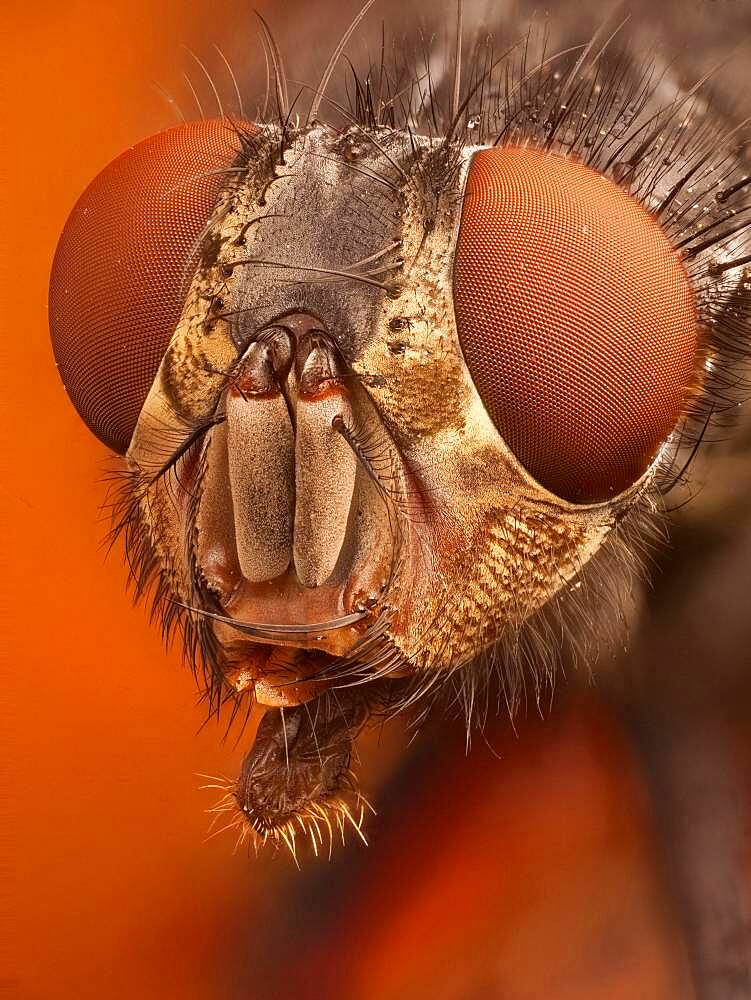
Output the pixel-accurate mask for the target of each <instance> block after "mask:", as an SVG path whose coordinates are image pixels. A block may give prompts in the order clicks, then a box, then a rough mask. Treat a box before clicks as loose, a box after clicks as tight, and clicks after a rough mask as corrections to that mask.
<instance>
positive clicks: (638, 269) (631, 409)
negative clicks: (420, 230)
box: [454, 147, 699, 503]
mask: <svg viewBox="0 0 751 1000" xmlns="http://www.w3.org/2000/svg"><path fill="white" fill-rule="evenodd" d="M454 307H455V311H456V320H457V327H458V332H459V340H460V342H461V347H462V351H463V352H464V357H465V360H466V362H467V366H468V368H469V371H470V373H471V375H472V379H473V381H474V383H475V386H476V387H477V391H478V392H479V394H480V397H481V399H482V401H483V403H484V405H485V408H486V410H487V412H488V414H489V415H490V417H491V419H492V420H493V422H494V424H495V426H496V427H497V428H498V431H499V432H500V434H501V435H502V436H503V438H504V440H505V441H506V443H507V444H508V446H509V447H510V448H511V450H512V451H513V452H514V454H515V455H516V457H517V458H518V459H519V461H520V462H521V464H522V465H523V466H524V467H525V468H526V469H527V471H528V472H529V473H530V474H531V475H532V476H534V477H535V479H537V481H538V482H539V483H541V484H542V485H543V486H544V487H545V488H546V489H548V490H549V491H550V492H551V493H554V494H555V495H556V496H558V497H560V498H562V499H565V500H569V501H571V502H573V503H594V502H598V501H603V500H607V499H608V498H610V497H612V496H615V495H617V494H619V493H622V492H623V491H624V490H625V489H627V488H628V487H629V486H631V485H632V484H633V483H634V482H635V481H636V480H637V479H638V478H639V477H640V476H641V475H643V473H644V472H645V471H646V469H647V468H648V466H649V464H650V463H651V461H652V460H653V459H654V457H655V455H656V453H657V451H658V450H659V447H660V445H661V444H662V443H663V442H664V441H665V439H666V438H667V437H668V436H669V434H670V433H671V431H672V430H673V429H674V427H675V425H676V423H677V421H678V419H679V417H680V415H681V412H682V410H683V409H684V407H685V405H686V401H687V398H688V396H689V394H690V392H691V390H692V387H693V386H694V385H695V384H696V381H697V376H696V370H697V357H698V350H699V345H698V325H697V315H696V306H695V301H694V294H693V290H692V288H691V284H690V282H689V278H688V276H687V274H686V272H685V270H684V268H683V265H682V264H681V262H680V260H679V258H678V255H677V253H676V251H675V250H674V249H673V247H672V246H671V244H670V242H669V240H668V238H667V236H666V235H665V233H664V232H663V230H662V229H661V227H660V225H659V223H658V222H657V221H656V220H655V219H654V218H653V217H652V216H651V215H650V214H649V213H648V212H647V211H646V209H645V208H644V207H643V206H642V205H640V204H639V203H638V202H637V201H636V200H635V199H634V198H633V197H632V196H631V195H629V194H627V193H626V192H625V191H624V190H622V189H621V188H620V187H619V186H618V185H617V184H616V183H615V182H613V181H611V180H609V179H608V178H606V177H604V176H602V175H601V174H599V173H598V172H597V171H595V170H592V169H591V168H589V167H587V166H584V165H583V164H581V163H577V162H575V161H573V160H568V159H566V158H564V157H562V156H559V155H555V154H552V153H547V152H543V151H540V150H536V149H530V148H521V147H506V148H495V149H485V150H481V151H479V152H478V153H476V154H475V156H474V157H473V160H472V163H471V165H470V168H469V174H468V178H467V184H466V189H465V196H464V205H463V209H462V220H461V227H460V231H459V237H458V241H457V248H456V258H455V263H454Z"/></svg>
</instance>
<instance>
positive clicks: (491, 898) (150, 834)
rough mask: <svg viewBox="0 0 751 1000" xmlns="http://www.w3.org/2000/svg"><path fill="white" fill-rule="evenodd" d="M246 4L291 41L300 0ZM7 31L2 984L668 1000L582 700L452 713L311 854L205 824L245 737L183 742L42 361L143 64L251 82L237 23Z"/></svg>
mask: <svg viewBox="0 0 751 1000" xmlns="http://www.w3.org/2000/svg"><path fill="white" fill-rule="evenodd" d="M332 7H333V5H332ZM261 9H262V10H263V11H264V13H266V15H267V16H268V18H269V20H271V21H272V23H273V24H274V25H275V26H276V27H279V28H280V29H281V31H280V33H281V34H282V35H283V37H298V38H299V37H300V36H299V32H298V34H297V36H296V34H295V29H296V27H297V28H299V27H300V25H299V22H298V21H297V20H296V18H295V17H294V16H293V14H294V11H295V5H294V4H293V3H289V4H281V5H280V4H275V5H274V6H273V9H272V7H271V5H262V7H261ZM334 10H335V14H331V13H330V11H328V10H327V8H326V7H325V6H323V5H321V6H320V7H319V10H318V13H319V14H320V13H323V15H324V16H323V20H324V21H325V18H326V17H329V16H330V17H331V19H332V20H335V21H336V25H337V29H338V26H339V24H341V26H342V27H343V26H344V25H345V24H346V22H347V20H348V19H349V17H350V16H351V11H350V10H349V7H348V8H347V10H346V11H340V10H339V6H338V5H336V6H335V7H334ZM319 20H320V18H319ZM324 27H325V25H324ZM4 29H5V37H4V52H5V60H4V65H3V73H4V74H5V75H6V77H7V79H6V87H5V94H6V95H7V96H6V99H5V105H6V107H5V111H6V114H10V116H11V123H10V126H11V127H10V129H9V128H8V127H7V126H6V129H5V130H4V131H5V135H6V139H9V141H8V142H7V145H6V153H5V156H4V161H5V162H4V166H5V167H6V169H8V168H9V171H10V174H9V183H8V185H7V189H6V193H7V195H8V197H7V200H6V203H5V205H4V221H5V222H6V223H7V232H8V233H10V244H9V246H8V248H7V249H8V250H9V251H10V253H9V259H8V260H7V261H6V262H5V273H4V280H3V282H2V286H3V292H4V293H5V296H6V302H5V307H4V309H3V316H4V320H5V323H4V334H3V347H4V349H5V350H6V351H7V352H8V358H7V359H6V363H5V365H4V371H5V372H6V375H7V376H8V377H7V379H6V389H5V399H6V402H7V404H8V410H7V416H6V419H5V420H4V421H3V424H4V442H3V453H4V454H3V457H4V459H5V471H4V481H3V486H2V502H3V508H4V515H5V520H6V529H7V532H6V535H7V537H6V542H5V544H4V551H5V553H6V569H5V572H4V574H3V579H4V581H5V585H6V590H7V595H6V596H7V605H8V609H7V624H6V628H5V638H6V641H7V642H8V645H9V649H8V657H7V665H6V670H5V675H4V681H3V690H4V691H5V692H6V694H7V698H8V703H9V706H10V707H9V709H8V715H9V717H10V747H11V753H10V755H9V757H10V767H9V776H8V786H9V787H8V790H7V791H8V795H7V801H8V803H9V804H10V809H9V813H10V815H9V818H8V819H7V821H6V823H5V824H4V830H3V833H4V837H5V838H6V839H9V840H10V841H11V846H12V847H13V848H14V855H15V856H14V858H13V866H12V867H13V871H14V874H13V884H12V886H11V897H10V907H9V910H8V921H9V925H10V934H5V935H3V937H4V941H5V946H6V948H7V949H8V955H7V960H8V965H7V969H6V971H4V973H3V977H4V982H5V984H6V985H8V986H10V987H12V988H14V989H15V991H16V993H17V995H18V996H20V997H23V998H34V1000H58V998H61V1000H67V998H77V1000H84V998H88V997H92V998H93V997H107V998H118V1000H119V998H135V997H139V998H140V997H143V998H151V997H154V998H156V997H160V998H172V997H174V998H197V1000H213V998H219V1000H224V998H233V1000H234V998H237V1000H240V998H243V1000H267V998H271V997H277V996H279V997H282V996H285V997H286V996H293V995H294V996H296V997H304V998H310V1000H319V998H330V997H331V998H339V997H341V998H342V1000H345V998H346V1000H371V998H372V1000H376V998H392V997H393V998H396V997H400V998H401V997H407V998H419V997H422V996H430V997H435V998H439V1000H440V998H445V1000H453V998H456V1000H459V998H461V1000H465V998H472V997H477V998H486V997H503V998H510V1000H517V998H518V1000H522V998H524V1000H533V998H534V1000H538V998H539V1000H542V998H556V1000H566V998H569V997H570V998H572V1000H573V998H587V997H589V998H595V997H605V996H607V997H608V998H611V1000H616V998H621V997H622V998H624V1000H625V998H627V997H628V998H631V997H634V996H636V995H638V996H640V997H641V998H644V1000H668V998H672V997H684V996H686V995H687V994H686V983H685V967H684V960H683V957H682V953H681V951H680V948H679V947H678V945H677V943H676V937H675V931H674V929H673V928H672V924H671V922H670V920H669V918H668V915H667V910H666V903H665V900H664V898H663V897H662V895H661V894H660V891H659V888H658V886H659V881H658V879H657V876H656V873H655V862H654V859H653V847H652V843H651V840H650V837H649V831H648V824H647V821H646V819H645V812H644V803H643V799H642V792H641V789H640V787H639V785H638V783H637V781H636V779H635V777H634V775H633V769H632V764H631V762H630V760H629V758H628V756H627V753H626V750H625V749H624V747H623V746H622V744H621V743H620V742H619V739H618V737H617V736H616V734H615V732H614V730H613V728H612V726H611V724H610V723H609V722H608V720H607V719H606V718H605V717H604V716H603V714H602V710H601V709H599V708H597V707H596V706H593V705H590V704H587V703H586V702H583V701H582V700H581V699H579V701H578V702H577V703H574V704H572V705H570V706H568V707H567V706H563V708H561V710H560V711H559V712H558V714H557V715H556V717H554V718H553V719H552V720H550V721H548V722H546V723H541V722H539V721H533V722H529V723H527V724H526V725H523V726H522V729H521V733H520V736H519V738H518V739H515V738H514V737H513V736H512V735H511V734H509V733H508V732H507V731H506V730H504V729H503V727H499V734H498V735H497V737H494V739H496V748H497V749H498V751H499V752H500V753H501V756H502V758H503V759H502V760H501V761H498V760H497V759H496V758H495V757H494V756H493V755H492V754H491V753H490V752H489V751H488V750H487V748H485V747H484V746H483V745H482V741H481V740H479V739H478V740H477V741H476V742H477V743H478V746H476V747H475V749H474V750H473V753H472V756H471V757H470V758H469V759H468V760H467V759H465V757H464V748H463V734H462V733H461V732H460V731H459V727H458V725H453V726H451V727H447V732H448V733H449V735H448V736H446V735H445V734H444V735H441V733H440V732H439V731H438V730H433V731H432V732H431V733H427V734H425V735H424V736H423V737H422V738H421V740H419V741H418V742H417V744H416V745H415V747H414V748H413V749H412V750H411V751H410V753H411V756H410V759H409V760H408V761H407V762H406V763H405V764H403V765H402V768H403V773H402V774H401V775H399V776H398V778H397V779H394V780H392V782H391V783H390V784H389V786H388V791H387V792H386V793H383V795H382V796H381V797H380V799H378V797H377V801H376V805H377V807H378V810H379V816H378V817H377V818H376V819H374V820H372V821H371V822H370V823H369V832H370V834H371V837H372V841H373V843H372V846H371V848H370V849H369V850H365V849H364V848H363V847H361V846H357V845H353V846H352V847H351V848H349V849H348V850H347V851H341V850H340V851H338V852H336V853H335V858H334V861H333V862H332V863H331V864H330V865H329V864H327V863H325V862H324V863H315V864H311V865H309V866H306V868H305V870H304V871H303V873H302V874H298V873H297V872H295V870H294V868H293V867H292V865H291V864H290V862H289V861H288V860H287V859H285V858H277V859H272V858H262V859H261V860H260V861H258V862H256V861H255V860H253V859H249V858H247V857H246V856H245V855H244V854H239V855H236V856H233V855H232V853H231V846H232V841H231V840H226V839H225V838H223V837H218V838H216V839H214V840H212V841H210V842H208V843H204V838H205V834H206V827H207V817H206V816H205V815H204V813H203V811H202V810H203V809H204V808H205V807H206V806H207V805H208V804H210V803H209V801H208V800H207V799H206V793H205V792H200V791H199V790H198V789H197V786H198V784H199V783H200V780H199V779H198V778H196V776H195V772H199V771H208V772H212V773H217V772H225V773H228V774H232V773H234V772H235V771H236V769H237V767H238V765H239V762H240V759H241V756H242V752H243V749H244V747H245V742H243V743H241V744H240V745H239V746H237V747H234V746H233V745H232V741H228V742H225V743H223V742H222V740H221V736H222V730H221V728H220V727H218V726H217V725H216V724H210V725H208V726H207V727H205V728H203V729H201V730H200V731H198V730H199V727H200V725H201V723H202V721H203V719H202V715H201V709H200V708H198V707H197V705H196V692H195V688H194V685H193V681H192V679H191V676H190V674H189V672H188V671H187V669H185V668H184V667H183V666H182V664H181V663H180V661H179V657H178V655H177V654H176V653H171V654H169V655H166V654H165V652H164V650H163V649H162V646H161V644H160V639H159V635H158V632H157V630H156V629H153V628H150V627H149V626H148V625H147V623H146V617H145V614H144V612H143V610H142V609H133V608H132V607H131V606H130V604H129V600H128V598H127V597H126V596H125V594H124V583H125V570H124V568H123V566H122V564H121V559H120V555H119V552H116V553H114V554H113V555H112V556H111V557H110V558H105V554H104V551H103V548H102V544H101V543H102V538H103V536H104V533H105V529H106V525H105V523H104V522H103V521H102V519H101V516H100V514H99V513H98V508H99V506H100V504H101V503H102V500H103V497H104V487H103V485H102V483H101V478H102V476H103V475H104V473H105V472H106V470H107V468H108V467H109V462H108V459H107V456H106V454H105V452H104V449H103V447H102V446H101V445H99V444H98V442H97V441H96V440H95V439H94V438H93V437H92V436H91V435H90V434H89V432H88V431H87V430H86V429H85V428H84V426H83V424H82V423H81V422H80V420H79V419H78V417H77V416H76V414H75V412H74V411H73V409H72V407H71V406H70V404H69V403H68V401H67V398H66V396H65V393H64V391H63V388H62V385H61V384H60V381H59V379H58V377H57V373H56V371H55V367H54V362H53V358H52V354H51V350H50V345H49V338H48V332H47V317H46V294H47V280H48V274H49V266H50V261H51V257H52V253H53V250H54V246H55V241H56V238H57V235H58V233H59V231H60V229H61V227H62V225H63V223H64V221H65V218H66V216H67V213H68V212H69V210H70V208H71V206H72V204H73V202H74V201H75V199H76V198H77V196H78V194H79V193H80V192H81V190H82V189H83V187H84V186H85V185H86V184H87V183H88V181H89V180H90V179H91V178H92V176H93V175H94V174H95V173H96V172H97V171H98V170H99V169H101V167H103V166H104V165H105V164H106V163H107V162H108V161H109V160H110V159H112V158H113V157H114V156H115V155H117V154H118V153H119V152H121V150H122V149H123V148H125V147H126V146H128V145H130V144H132V143H133V142H135V141H137V140H139V139H140V138H142V137H144V136H146V135H148V134H150V133H151V132H153V131H155V130H157V129H159V128H162V127H165V126H167V125H170V124H172V123H173V121H174V118H173V116H172V114H171V112H170V109H169V107H168V106H167V105H166V103H165V101H164V100H163V98H162V97H161V96H160V94H159V92H158V91H157V90H156V89H155V88H154V87H153V85H152V81H153V80H158V81H160V82H161V83H163V84H164V85H165V86H166V87H167V88H173V87H174V89H175V90H176V91H177V92H178V93H179V95H180V97H181V99H182V100H185V86H184V84H183V83H182V80H181V74H182V71H183V69H185V68H186V67H188V66H189V65H190V60H189V57H188V56H187V55H186V54H185V52H184V51H182V50H181V49H180V43H185V44H187V45H190V46H193V47H194V48H195V49H196V50H197V51H198V52H199V54H201V55H202V56H204V57H206V58H209V57H210V55H211V44H210V43H211V42H212V41H214V40H216V41H217V42H219V43H220V44H222V45H223V46H224V47H225V49H226V51H227V54H228V56H229V57H230V59H231V61H232V62H233V64H234V65H235V66H236V67H237V66H240V67H246V66H247V64H248V62H249V61H251V62H252V63H253V67H255V76H256V79H257V76H258V73H257V64H258V61H259V58H260V57H259V49H258V44H257V41H256V35H255V32H254V29H253V26H252V13H251V11H250V9H249V8H248V7H247V5H246V4H245V3H239V2H231V0H212V2H204V0H199V2H196V3H192V2H191V3H189V2H188V0H182V2H177V0H168V2H159V3H157V2H149V0H127V2H125V0H111V2H108V3H103V4H100V3H94V2H86V3H84V2H77V3H68V4H52V3H50V4H36V5H34V4H32V3H28V4H23V3H13V4H11V7H10V9H9V7H8V4H7V2H6V6H5V18H4ZM332 37H333V35H332ZM297 44H298V46H301V47H304V45H305V36H304V34H303V36H302V41H301V42H300V41H298V43H297ZM293 51H294V50H293ZM253 67H251V69H252V68H253ZM242 75H243V77H244V78H246V79H247V83H246V86H252V85H253V80H252V77H253V76H254V72H250V73H247V72H245V73H243V74H242ZM245 739H246V741H247V739H248V737H246V738H245ZM399 739H400V738H399V737H396V736H393V735H392V736H390V737H387V738H386V740H385V744H384V754H383V758H382V759H385V762H386V763H385V764H382V769H383V768H391V769H393V768H395V767H396V766H397V765H396V763H395V762H394V759H393V758H394V752H395V749H398V747H399V745H400V744H399ZM402 742H403V741H402ZM370 756H371V758H373V759H374V760H375V759H376V758H377V757H378V755H377V754H376V753H375V752H373V753H371V755H370ZM375 767H376V765H373V766H372V767H371V772H372V775H371V781H372V782H373V783H375V781H376V776H375Z"/></svg>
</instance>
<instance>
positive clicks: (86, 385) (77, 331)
mask: <svg viewBox="0 0 751 1000" xmlns="http://www.w3.org/2000/svg"><path fill="white" fill-rule="evenodd" d="M242 128H244V129H245V128H248V129H250V128H252V126H249V125H246V124H245V123H243V124H242ZM240 147H241V143H240V139H239V138H238V132H237V126H236V125H234V124H232V123H230V122H229V121H227V120H226V119H214V120H211V121H200V122H189V123H187V124H185V125H179V126H177V127H176V128H172V129H168V130H167V131H166V132H160V133H159V134H158V135H154V136H152V137H151V138H149V139H145V140H144V141H143V142H140V143H139V144H138V145H137V146H134V147H133V148H132V149H129V150H128V151H127V152H125V153H123V154H122V155H121V156H119V157H118V158H117V159H116V160H113V162H112V163H110V165H109V166H108V167H105V169H104V170H103V171H102V172H101V173H100V174H99V175H98V176H97V177H96V178H95V179H94V180H93V181H92V182H91V184H90V185H89V186H88V188H87V189H86V191H84V193H83V194H82V195H81V197H80V199H79V200H78V203H77V204H76V206H75V208H74V209H73V211H72V212H71V214H70V217H69V218H68V221H67V222H66V224H65V228H64V230H63V233H62V236H61V237H60V242H59V243H58V246H57V251H56V253H55V260H54V263H53V265H52V276H51V279H50V330H51V332H52V345H53V348H54V351H55V358H56V360H57V363H58V366H59V368H60V374H61V376H62V379H63V382H64V383H65V387H66V389H67V391H68V394H69V395H70V398H71V400H72V401H73V404H74V406H75V407H76V409H77V410H78V412H79V414H80V415H81V417H83V419H84V420H85V422H86V423H87V424H88V426H89V427H90V428H91V430H92V431H93V432H94V434H96V436H97V437H98V438H99V439H100V440H101V441H103V442H104V443H105V444H106V445H108V446H109V447H110V448H113V449H114V450H115V451H117V452H120V453H121V454H124V453H125V451H126V450H127V448H128V444H129V442H130V438H131V436H132V434H133V430H134V428H135V426H136V421H137V420H138V415H139V413H140V411H141V407H142V406H143V404H144V402H145V400H146V396H147V394H148V391H149V388H150V387H151V383H152V382H153V380H154V377H155V376H156V373H157V370H158V368H159V363H160V361H161V359H162V356H163V355H164V352H165V350H166V348H167V344H168V343H169V339H170V337H171V335H172V333H173V332H174V329H175V325H176V324H177V321H178V319H179V316H180V312H181V309H182V306H183V299H184V296H185V293H186V291H187V288H188V286H189V283H190V280H191V277H192V274H193V271H194V269H195V264H196V261H197V257H196V250H197V241H198V240H199V237H200V235H201V233H202V231H203V229H204V227H205V225H206V223H207V221H208V219H209V217H210V216H211V213H212V210H213V209H214V207H215V204H216V201H217V197H218V194H219V191H220V190H221V188H222V187H224V186H225V185H226V183H227V176H226V175H224V174H223V173H221V172H220V171H222V170H223V169H226V168H228V167H231V165H232V163H233V162H234V161H236V160H237V159H238V157H239V155H240V152H241V149H240Z"/></svg>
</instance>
